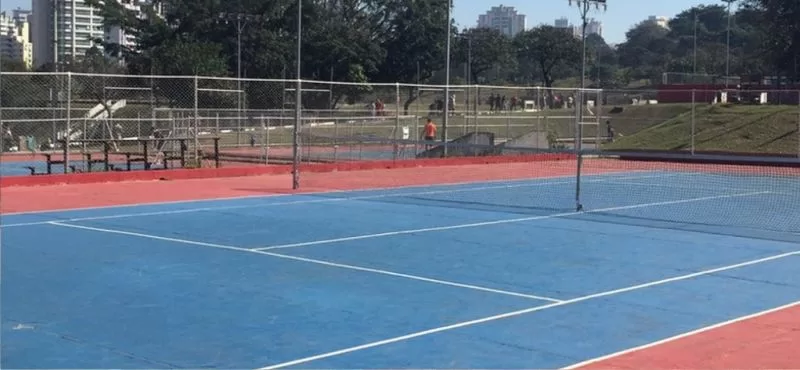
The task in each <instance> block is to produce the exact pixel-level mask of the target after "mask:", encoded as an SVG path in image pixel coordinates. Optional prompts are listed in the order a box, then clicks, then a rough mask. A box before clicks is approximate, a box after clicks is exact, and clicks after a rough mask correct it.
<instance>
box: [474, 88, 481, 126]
mask: <svg viewBox="0 0 800 370" xmlns="http://www.w3.org/2000/svg"><path fill="white" fill-rule="evenodd" d="M473 89H475V96H474V97H473V98H472V100H473V104H472V121H473V122H475V132H478V105H479V104H480V103H481V86H480V85H474V86H473Z"/></svg>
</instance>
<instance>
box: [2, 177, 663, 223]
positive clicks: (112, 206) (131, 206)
mask: <svg viewBox="0 0 800 370" xmlns="http://www.w3.org/2000/svg"><path fill="white" fill-rule="evenodd" d="M558 168H561V167H558ZM626 173H662V174H667V173H665V172H663V171H653V170H633V171H626V170H619V171H610V172H604V173H600V174H592V175H586V176H608V175H621V174H626ZM571 177H575V175H561V176H542V177H533V178H523V179H503V180H480V181H461V182H449V183H440V184H423V185H403V186H388V187H376V188H369V189H345V190H324V191H309V192H302V193H290V194H266V195H240V196H233V197H217V198H207V199H190V200H173V201H166V202H145V203H135V204H115V205H109V206H93V207H76V208H64V209H47V210H40V211H22V212H9V213H2V214H0V216H20V215H35V214H46V213H62V212H75V211H93V210H104V209H117V208H136V207H143V206H160V205H175V204H192V203H203V202H219V201H229V200H240V199H241V200H247V199H261V198H265V199H267V198H284V197H291V196H297V195H326V194H340V193H355V192H362V191H381V190H397V189H418V188H431V187H437V186H460V185H473V184H493V183H503V182H515V181H536V180H550V179H563V178H571Z"/></svg>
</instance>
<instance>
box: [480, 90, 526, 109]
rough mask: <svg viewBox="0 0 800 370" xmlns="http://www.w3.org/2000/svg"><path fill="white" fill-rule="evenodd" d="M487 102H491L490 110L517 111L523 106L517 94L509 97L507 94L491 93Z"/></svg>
mask: <svg viewBox="0 0 800 370" xmlns="http://www.w3.org/2000/svg"><path fill="white" fill-rule="evenodd" d="M486 102H487V103H488V104H489V111H490V112H501V111H515V110H517V109H518V108H520V107H521V105H520V100H519V98H518V97H516V96H512V97H511V99H507V98H506V96H505V95H500V94H497V95H495V94H494V93H491V94H490V95H489V97H488V98H486Z"/></svg>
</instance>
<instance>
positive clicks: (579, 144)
mask: <svg viewBox="0 0 800 370" xmlns="http://www.w3.org/2000/svg"><path fill="white" fill-rule="evenodd" d="M575 95H576V96H577V97H578V99H576V100H574V101H575V108H576V109H577V112H576V114H575V145H574V146H575V155H576V157H577V166H576V172H575V210H576V211H577V212H580V211H582V210H583V205H582V204H581V172H582V171H583V153H582V152H583V137H582V135H581V124H582V122H581V121H582V119H583V104H584V99H583V89H580V90H578V93H577V94H575Z"/></svg>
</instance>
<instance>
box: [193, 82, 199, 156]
mask: <svg viewBox="0 0 800 370" xmlns="http://www.w3.org/2000/svg"><path fill="white" fill-rule="evenodd" d="M199 80H200V78H199V77H198V76H194V160H195V166H197V167H200V138H199V137H198V136H199V134H200V102H199V100H200V92H199V90H198V89H199V87H200V86H199V85H200V81H199Z"/></svg>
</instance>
